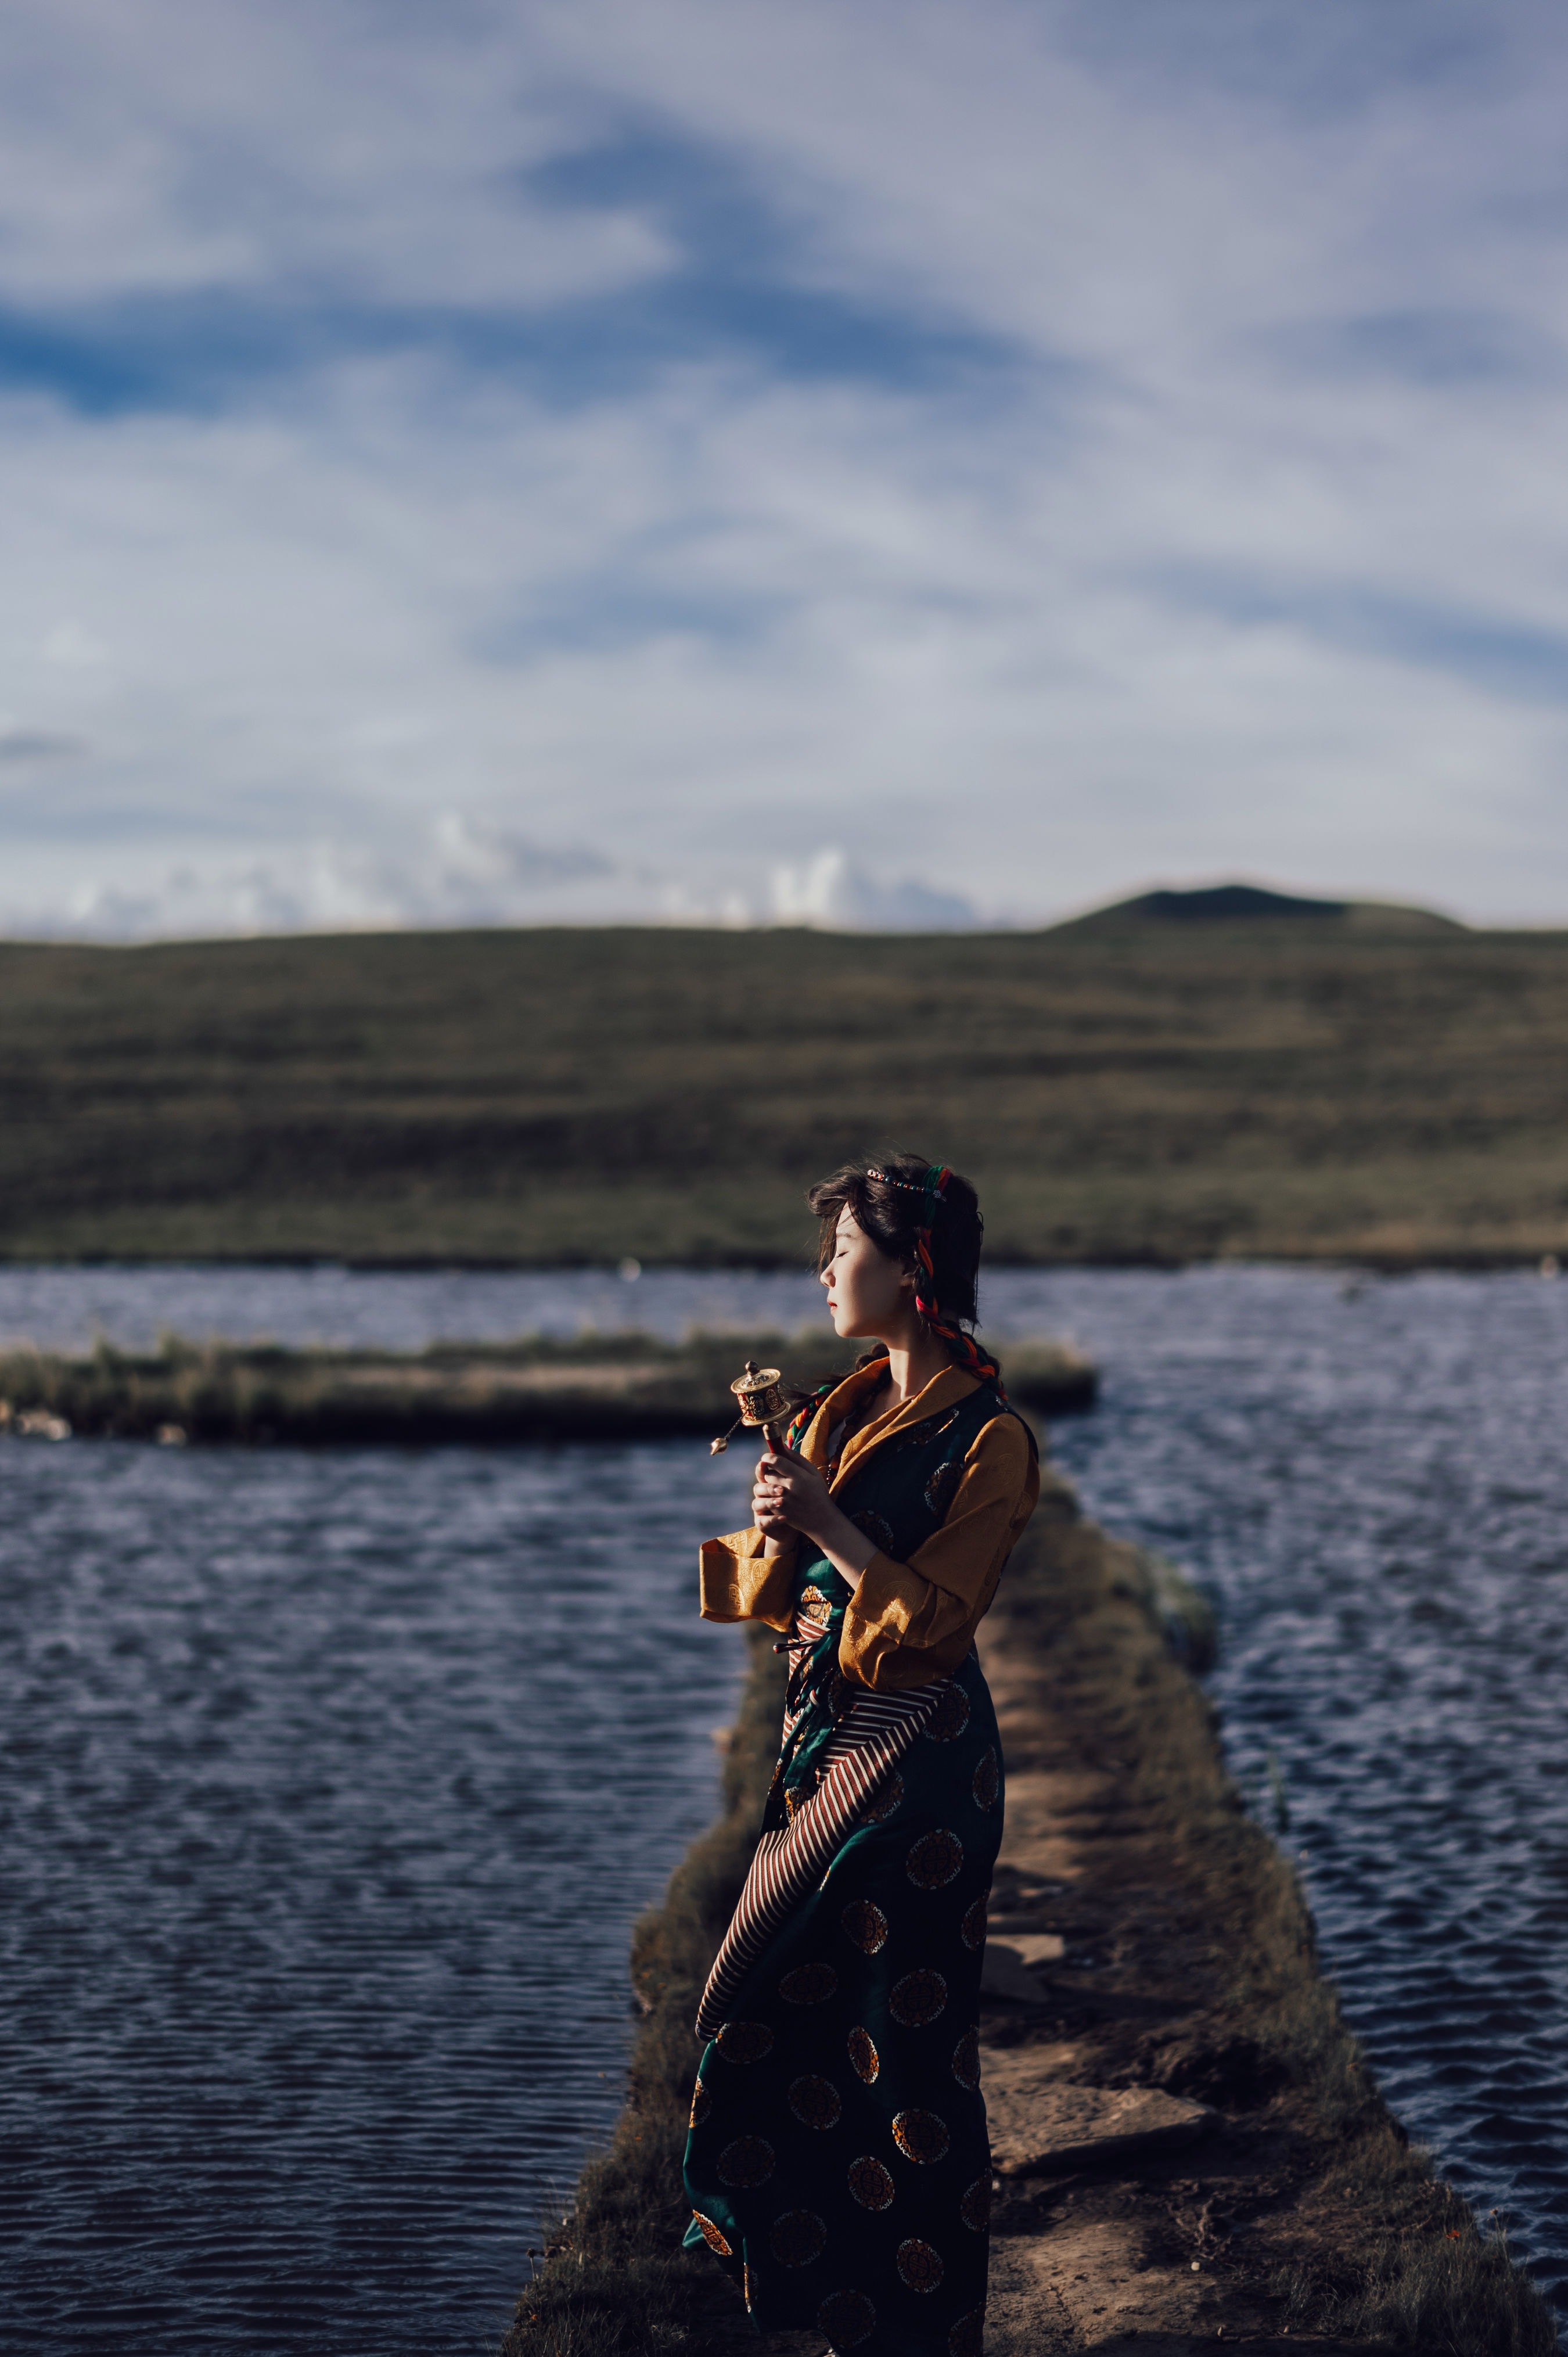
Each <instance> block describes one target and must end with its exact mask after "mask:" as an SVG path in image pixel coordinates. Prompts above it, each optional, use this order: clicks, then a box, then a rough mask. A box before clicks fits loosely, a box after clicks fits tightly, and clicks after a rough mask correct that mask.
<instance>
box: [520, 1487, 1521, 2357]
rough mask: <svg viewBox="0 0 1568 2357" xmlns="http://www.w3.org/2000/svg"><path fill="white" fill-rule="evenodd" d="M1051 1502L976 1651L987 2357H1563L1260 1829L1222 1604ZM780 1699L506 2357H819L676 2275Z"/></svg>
mask: <svg viewBox="0 0 1568 2357" xmlns="http://www.w3.org/2000/svg"><path fill="white" fill-rule="evenodd" d="M1185 1598H1186V1605H1185V1615H1184V1609H1183V1607H1184V1589H1183V1584H1182V1583H1181V1582H1180V1580H1179V1576H1177V1575H1175V1574H1173V1573H1172V1572H1171V1570H1170V1567H1169V1566H1161V1565H1159V1564H1158V1563H1157V1561H1156V1560H1155V1559H1153V1558H1150V1557H1148V1556H1146V1555H1144V1554H1143V1553H1142V1552H1141V1551H1140V1550H1138V1549H1136V1548H1133V1547H1131V1546H1128V1545H1126V1544H1122V1543H1121V1542H1119V1541H1117V1540H1115V1539H1113V1538H1112V1537H1109V1536H1108V1535H1107V1534H1105V1533H1104V1532H1102V1531H1101V1530H1099V1529H1097V1528H1096V1527H1095V1526H1094V1525H1093V1524H1091V1523H1086V1522H1084V1521H1082V1520H1081V1519H1080V1517H1079V1513H1078V1509H1077V1502H1076V1499H1075V1498H1074V1495H1073V1492H1072V1491H1071V1488H1070V1485H1069V1484H1068V1483H1067V1482H1066V1481H1065V1480H1063V1479H1062V1478H1061V1477H1060V1476H1059V1475H1056V1474H1053V1473H1051V1472H1050V1469H1049V1468H1048V1465H1047V1487H1046V1490H1045V1492H1044V1494H1043V1497H1042V1504H1041V1509H1040V1512H1039V1513H1038V1514H1037V1515H1036V1521H1035V1523H1033V1524H1032V1525H1031V1527H1030V1529H1029V1531H1028V1532H1027V1533H1026V1535H1025V1538H1024V1540H1023V1541H1022V1542H1021V1544H1020V1546H1019V1549H1018V1551H1017V1554H1016V1555H1015V1557H1014V1560H1013V1563H1012V1564H1011V1565H1010V1566H1009V1568H1008V1571H1007V1573H1006V1575H1005V1577H1004V1582H1003V1587H1002V1590H1001V1592H1000V1594H999V1597H998V1600H997V1603H996V1605H995V1606H994V1607H993V1611H992V1613H991V1615H990V1616H989V1617H988V1619H987V1620H986V1622H985V1623H984V1624H983V1629H982V1653H983V1659H984V1663H985V1667H986V1671H987V1674H988V1677H989V1678H990V1680H991V1682H992V1685H993V1693H994V1694H995V1697H996V1701H997V1706H998V1712H999V1716H1000V1717H1001V1720H1002V1726H1003V1732H1004V1745H1005V1749H1006V1757H1007V1774H1008V1801H1007V1834H1006V1837H1005V1840H1004V1848H1003V1853H1002V1858H1001V1861H1000V1864H999V1868H998V1873H997V1877H996V1882H995V1887H994V1890H993V1905H992V1939H991V1943H990V1946H989V1949H988V1956H987V1971H986V1990H985V1993H984V1996H983V2019H982V2037H983V2087H984V2092H985V2094H986V2101H987V2106H988V2109H989V2111H990V2113H991V2116H992V2134H993V2169H994V2171H995V2179H994V2182H995V2186H996V2208H995V2212H994V2216H993V2245H992V2297H991V2306H990V2316H989V2322H988V2327H987V2331H988V2338H987V2342H986V2346H987V2349H988V2351H989V2352H992V2357H1036V2352H1058V2351H1060V2352H1068V2351H1077V2350H1094V2351H1098V2352H1103V2357H1177V2352H1183V2357H1185V2352H1195V2351H1196V2350H1197V2348H1198V2347H1199V2346H1203V2347H1212V2346H1213V2345H1214V2344H1215V2342H1216V2341H1217V2340H1219V2341H1225V2342H1227V2343H1229V2344H1230V2345H1231V2346H1233V2347H1242V2348H1247V2349H1250V2350H1251V2351H1253V2352H1262V2351H1268V2352H1273V2357H1283V2352H1289V2351H1290V2350H1292V2349H1297V2348H1301V2347H1303V2346H1306V2347H1309V2348H1316V2350H1318V2351H1319V2352H1323V2357H1328V2352H1334V2357H1352V2352H1362V2351H1370V2350H1394V2349H1403V2350H1409V2351H1413V2352H1429V2357H1437V2352H1445V2357H1548V2352H1552V2350H1554V2349H1555V2347H1556V2346H1557V2341H1556V2334H1555V2330H1554V2327H1553V2323H1552V2317H1551V2313H1550V2311H1549V2309H1547V2307H1546V2304H1545V2302H1544V2301H1543V2299H1542V2298H1541V2295H1540V2293H1539V2292H1538V2291H1537V2290H1536V2289H1535V2287H1534V2286H1533V2285H1532V2284H1531V2283H1530V2280H1529V2278H1528V2277H1527V2276H1525V2275H1524V2274H1523V2273H1522V2271H1521V2270H1520V2269H1519V2268H1517V2267H1516V2266H1513V2264H1512V2262H1511V2261H1510V2259H1509V2255H1508V2252H1507V2248H1506V2245H1505V2244H1503V2243H1502V2241H1501V2240H1500V2238H1497V2237H1494V2236H1492V2235H1490V2234H1488V2233H1486V2232H1484V2231H1483V2230H1482V2228H1481V2226H1480V2225H1479V2224H1478V2222H1477V2220H1476V2218H1475V2217H1474V2216H1473V2215H1472V2213H1471V2212H1469V2211H1468V2209H1467V2208H1466V2205H1465V2204H1464V2203H1463V2202H1462V2201H1459V2199H1458V2198H1457V2196H1455V2194H1454V2193H1453V2192H1452V2191H1451V2190H1450V2189H1449V2188H1447V2187H1445V2186H1444V2185H1442V2184H1441V2183H1440V2182H1439V2181H1438V2180H1437V2179H1436V2178H1435V2176H1434V2172H1433V2169H1432V2168H1431V2165H1430V2161H1429V2159H1428V2158H1427V2156H1425V2155H1424V2154H1423V2153H1421V2152H1419V2151H1416V2150H1412V2148H1411V2147H1410V2146H1409V2143H1408V2140H1407V2139H1406V2137H1405V2136H1404V2134H1403V2131H1402V2129H1401V2128H1400V2126H1399V2124H1398V2123H1397V2121H1395V2120H1394V2119H1393V2117H1392V2116H1391V2114H1390V2113H1389V2111H1388V2109H1387V2107H1386V2105H1385V2104H1383V2102H1382V2099H1381V2097H1380V2094H1379V2093H1378V2091H1377V2088H1376V2085H1375V2083H1374V2082H1373V2079H1372V2076H1371V2073H1370V2072H1369V2068H1368V2066H1367V2063H1366V2061H1365V2059H1364V2057H1363V2055H1362V2053H1361V2051H1360V2049H1359V2045H1358V2044H1357V2041H1356V2040H1354V2038H1353V2037H1352V2036H1351V2034H1350V2033H1349V2031H1348V2029H1347V2028H1346V2027H1345V2024H1344V2021H1343V2019H1342V2017H1341V2014H1340V2010H1339V2004H1338V1999H1337V1995H1336V1993H1335V1991H1334V1989H1333V1987H1332V1986H1331V1985H1330V1984H1329V1983H1328V1982H1327V1981H1326V1979H1325V1978H1324V1977H1323V1975H1322V1974H1321V1973H1320V1971H1319V1969H1318V1965H1317V1963H1316V1954H1315V1944H1314V1936H1313V1931H1312V1923H1311V1917H1310V1913H1309V1910H1308V1909H1307V1905H1306V1901H1305V1896H1304V1894H1303V1892H1302V1889H1301V1887H1300V1884H1299V1882H1298V1880H1297V1878H1296V1875H1295V1871H1294V1867H1293V1865H1292V1864H1291V1863H1290V1861H1289V1860H1288V1859H1287V1858H1286V1857H1284V1856H1283V1854H1282V1853H1281V1851H1280V1850H1279V1848H1278V1847H1277V1846H1276V1845H1275V1844H1274V1842H1273V1840H1272V1839H1271V1838H1270V1836H1269V1835H1267V1834H1266V1833H1264V1832H1263V1830H1262V1827H1260V1826H1259V1825H1257V1824H1254V1823H1253V1822H1252V1821H1251V1818H1249V1817H1248V1816H1247V1814H1246V1813H1245V1810H1244V1808H1243V1805H1242V1803H1241V1800H1240V1794H1239V1793H1238V1792H1237V1790H1236V1788H1235V1786H1234V1784H1233V1783H1232V1781H1231V1780H1230V1776H1229V1774H1228V1772H1227V1770H1226V1769H1225V1766H1224V1763H1223V1760H1222V1758H1221V1755H1220V1750H1219V1739H1218V1734H1217V1728H1216V1721H1215V1715H1214V1712H1213V1709H1212V1706H1211V1705H1210V1704H1209V1703H1208V1699H1207V1697H1206V1696H1205V1695H1203V1693H1202V1692H1201V1690H1200V1689H1199V1688H1198V1686H1197V1684H1196V1683H1195V1681H1194V1679H1193V1677H1192V1676H1191V1675H1190V1674H1188V1672H1187V1670H1186V1669H1184V1668H1183V1667H1181V1666H1180V1665H1179V1663H1178V1662H1177V1660H1176V1658H1175V1657H1174V1655H1175V1652H1176V1651H1177V1650H1182V1649H1185V1651H1186V1654H1187V1659H1188V1660H1192V1661H1194V1662H1197V1663H1201V1662H1202V1660H1203V1626H1204V1615H1203V1608H1202V1607H1201V1604H1200V1602H1199V1601H1198V1600H1197V1599H1196V1598H1194V1597H1193V1592H1192V1591H1191V1590H1190V1589H1189V1588H1188V1589H1186V1590H1185ZM1173 1621H1174V1623H1175V1628H1176V1637H1177V1639H1178V1644H1177V1645H1176V1646H1173V1643H1172V1633H1173ZM1184 1629H1185V1630H1186V1632H1187V1634H1186V1638H1185V1640H1182V1631H1183V1630H1184ZM778 1689H779V1677H778V1670H777V1664H776V1663H774V1662H773V1660H772V1658H771V1656H770V1655H769V1654H768V1652H766V1651H765V1650H764V1649H763V1648H762V1647H761V1646H760V1645H758V1646H757V1651H756V1652H755V1654H754V1668H753V1672H752V1675H751V1678H750V1680H749V1682H748V1684H747V1688H746V1695H745V1698H744V1701H743V1706H742V1711H741V1716H740V1719H739V1721H738V1723H737V1727H736V1730H735V1733H734V1736H733V1738H732V1741H731V1747H730V1749H729V1751H728V1753H727V1754H726V1758H725V1804H726V1805H725V1815H724V1816H723V1817H722V1818H721V1819H720V1821H719V1823H718V1824H717V1825H715V1826H714V1828H713V1829H712V1830H711V1831H710V1832H709V1833H708V1834H707V1835H704V1836H703V1838H702V1839H701V1840H700V1841H699V1842H698V1843H697V1844H695V1845H694V1846H693V1849H692V1850H691V1851H690V1852H689V1853H688V1855H687V1857H686V1858H685V1859H684V1860H683V1861H682V1865H681V1866H680V1867H678V1868H677V1870H676V1873H675V1875H674V1877H673V1878H672V1879H671V1886H670V1891H669V1894H668V1896H667V1898H666V1900H665V1902H664V1905H663V1906H662V1908H660V1910H656V1911H654V1912H653V1913H651V1914H650V1915H649V1916H647V1917H645V1918H644V1919H643V1921H642V1922H641V1923H640V1924H639V1927H638V1931H637V1933H636V1937H635V1940H634V1944H633V1978H634V1985H635V1986H636V1988H637V1990H638V1992H639V2002H640V2003H641V2004H642V2005H643V2007H644V2008H645V2018H644V2026H643V2029H642V2033H641V2036H640V2039H639V2045H638V2050H637V2053H636V2056H635V2058H634V2060H633V2062H632V2066H631V2070H630V2073H629V2077H628V2104H627V2109H626V2111H625V2112H624V2113H623V2115H622V2117H621V2119H620V2121H619V2123H618V2126H617V2128H616V2130H615V2132H614V2135H613V2136H612V2138H611V2141H610V2143H609V2146H608V2148H607V2150H606V2151H605V2152H604V2153H602V2154H601V2155H599V2156H598V2157H596V2158H594V2159H591V2160H590V2161H589V2163H588V2165H587V2167H586V2168H585V2170H584V2173H583V2177H582V2179H581V2180H580V2182H579V2186H578V2190H577V2197H576V2201H575V2206H574V2208H573V2209H572V2211H571V2212H569V2213H568V2216H567V2218H566V2219H565V2220H564V2221H563V2222H562V2223H561V2225H560V2227H559V2228H558V2230H557V2231H556V2233H555V2234H554V2236H553V2238H552V2239H551V2240H550V2241H549V2242H548V2243H547V2246H546V2250H545V2254H544V2255H543V2257H542V2261H541V2262H540V2263H539V2265H538V2268H537V2272H536V2275H535V2277H534V2280H533V2282H532V2284H531V2285H530V2286H529V2287H527V2288H526V2290H525V2291H524V2293H523V2295H522V2297H521V2299H520V2302H519V2306H518V2312H517V2316H516V2318H515V2319H514V2321H513V2324H512V2327H511V2329H510V2332H509V2333H508V2335H507V2337H506V2339H505V2341H504V2342H503V2343H502V2346H501V2357H544V2352H546V2351H548V2352H551V2357H590V2352H592V2357H641V2352H653V2351H655V2350H664V2351H668V2350H670V2349H672V2348H681V2349H682V2350H684V2351H686V2352H689V2357H710V2352H712V2357H739V2352H741V2351H742V2350H750V2349H757V2348H760V2349H762V2350H764V2351H767V2350H773V2351H776V2352H778V2357H820V2351H821V2344H820V2341H819V2340H818V2339H817V2338H816V2337H815V2336H811V2335H806V2336H789V2335H781V2336H778V2337H776V2338H774V2339H771V2340H769V2341H763V2342H760V2343H759V2342H758V2341H757V2340H756V2339H755V2337H754V2336H752V2335H751V2334H750V2331H749V2328H748V2327H747V2326H746V2320H745V2319H744V2316H743V2315H742V2313H741V2312H740V2310H739V2309H738V2307H737V2305H736V2302H735V2299H734V2295H733V2292H732V2291H731V2289H730V2287H729V2286H728V2285H727V2283H725V2281H724V2279H723V2278H721V2277H719V2276H718V2274H717V2270H716V2269H713V2268H711V2267H708V2266H705V2265H703V2255H696V2254H683V2253H681V2252H679V2251H678V2249H677V2248H676V2245H677V2244H678V2242H679V2236H680V2233H681V2231H682V2228H683V2226H684V2223H685V2213H684V2210H683V2208H682V2204H681V2201H680V2179H679V2167H680V2156H681V2150H682V2145H683V2141H684V2134H685V2118H684V2111H685V2100H686V2097H687V2094H688V2093H689V2089H690V2084H691V2079H692V2075H693V2072H694V2069H695V2063H696V2059H697V2057H696V2048H695V2042H694V2040H693V2038H692V2035H691V2029H690V2019H691V2014H692V2010H693V2007H694V2003H695V1995H696V1991H697V1989H698V1988H699V1987H700V1985H701V1981H702V1978H703V1975H704V1973H705V1970H706V1965H707V1961H708V1958H709V1957H710V1956H711V1954H712V1953H713V1949H714V1946H715V1945H716V1943H717V1940H718V1938H719V1937H720V1936H721V1935H722V1932H723V1930H724V1927H725V1921H727V1917H728V1911H729V1907H730V1905H731V1904H732V1903H733V1898H734V1895H735V1893H736V1890H737V1889H738V1887H739V1881H740V1879H741V1878H742V1877H743V1875H744V1872H745V1867H746V1859H747V1857H748V1856H749V1850H750V1845H751V1838H752V1829H753V1827H754V1825H755V1823H756V1821H757V1813H758V1811H759V1806H760V1798H761V1793H762V1791H763V1790H764V1789H765V1787H766V1783H767V1780H768V1774H769V1773H770V1771H771V1765H772V1758H773V1738H774V1735H775V1734H776V1728H777V1708H778Z"/></svg>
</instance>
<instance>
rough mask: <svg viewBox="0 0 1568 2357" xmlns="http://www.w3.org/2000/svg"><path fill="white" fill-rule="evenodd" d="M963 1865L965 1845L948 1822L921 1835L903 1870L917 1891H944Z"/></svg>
mask: <svg viewBox="0 0 1568 2357" xmlns="http://www.w3.org/2000/svg"><path fill="white" fill-rule="evenodd" d="M962 1866H963V1844H962V1842H961V1841H960V1839H959V1837H958V1835H957V1834H950V1833H949V1831H948V1830H947V1827H946V1826H945V1825H937V1826H936V1827H934V1828H933V1830H932V1831H931V1832H930V1833H929V1834H922V1835H920V1838H919V1840H918V1842H916V1843H915V1844H914V1846H912V1848H911V1849H910V1852H909V1855H908V1857H907V1858H906V1859H905V1860H904V1871H905V1873H906V1874H907V1875H908V1878H909V1879H910V1881H911V1882H912V1883H913V1884H914V1886H915V1888H916V1889H917V1890H945V1889H946V1888H947V1886H948V1884H949V1883H950V1882H951V1881H952V1880H953V1879H954V1878H955V1877H956V1876H957V1875H958V1874H959V1872H960V1870H961V1867H962Z"/></svg>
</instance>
